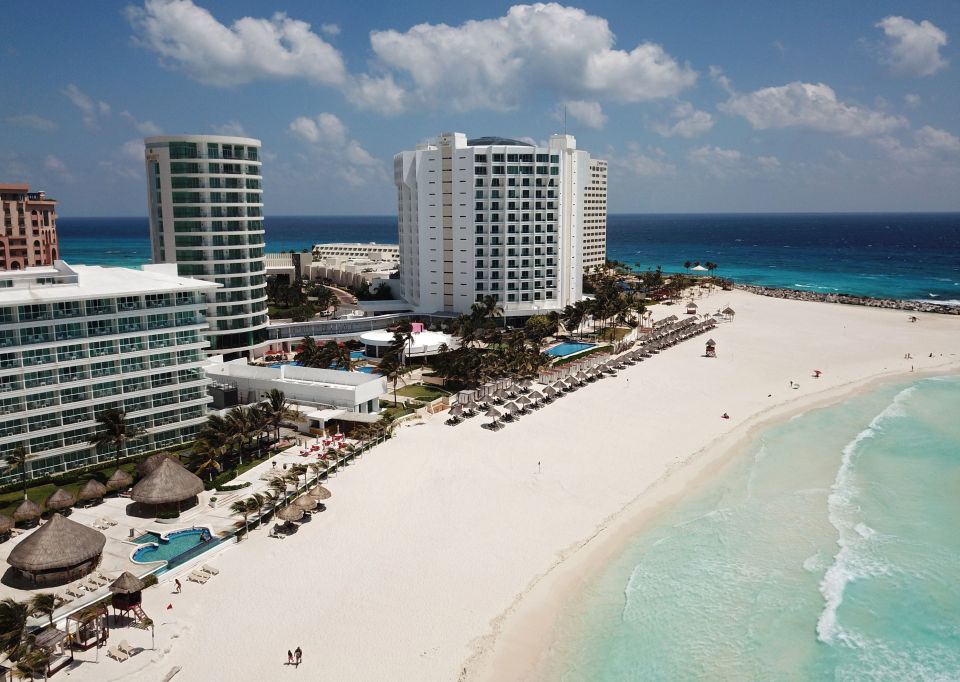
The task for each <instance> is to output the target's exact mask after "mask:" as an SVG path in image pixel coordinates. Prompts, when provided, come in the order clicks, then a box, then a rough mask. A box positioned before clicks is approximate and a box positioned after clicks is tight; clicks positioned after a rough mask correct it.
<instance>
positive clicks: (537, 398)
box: [530, 391, 543, 403]
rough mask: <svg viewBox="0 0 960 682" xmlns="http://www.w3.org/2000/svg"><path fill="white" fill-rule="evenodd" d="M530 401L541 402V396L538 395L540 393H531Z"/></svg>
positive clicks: (540, 394)
mask: <svg viewBox="0 0 960 682" xmlns="http://www.w3.org/2000/svg"><path fill="white" fill-rule="evenodd" d="M530 400H532V401H533V402H535V403H536V402H540V401H541V400H543V394H542V393H540V391H531V392H530Z"/></svg>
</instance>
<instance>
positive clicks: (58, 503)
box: [43, 488, 77, 511]
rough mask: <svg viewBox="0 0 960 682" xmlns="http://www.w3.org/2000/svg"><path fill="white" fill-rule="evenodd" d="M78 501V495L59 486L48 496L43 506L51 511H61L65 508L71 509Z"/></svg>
mask: <svg viewBox="0 0 960 682" xmlns="http://www.w3.org/2000/svg"><path fill="white" fill-rule="evenodd" d="M76 502H77V498H76V497H74V496H73V495H71V494H70V493H68V492H67V491H66V490H64V489H63V488H57V489H56V490H55V491H54V493H53V494H52V495H51V496H50V497H48V498H47V501H46V502H44V503H43V506H44V507H46V508H47V509H48V510H50V511H61V510H63V509H69V508H70V507H72V506H73V505H74V504H76Z"/></svg>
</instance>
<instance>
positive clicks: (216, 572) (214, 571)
mask: <svg viewBox="0 0 960 682" xmlns="http://www.w3.org/2000/svg"><path fill="white" fill-rule="evenodd" d="M200 570H201V571H203V572H204V573H209V574H210V575H220V571H219V570H218V569H216V568H214V567H213V566H211V565H209V564H204V565H203V566H201V567H200Z"/></svg>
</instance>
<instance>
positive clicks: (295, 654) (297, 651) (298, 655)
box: [293, 647, 303, 668]
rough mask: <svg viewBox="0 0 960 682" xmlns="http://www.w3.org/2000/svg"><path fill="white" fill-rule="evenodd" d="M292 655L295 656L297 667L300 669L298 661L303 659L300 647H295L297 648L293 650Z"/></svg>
mask: <svg viewBox="0 0 960 682" xmlns="http://www.w3.org/2000/svg"><path fill="white" fill-rule="evenodd" d="M293 654H294V656H296V661H297V667H298V668H299V667H300V659H302V658H303V650H302V649H301V648H300V647H297V648H296V649H295V650H294V652H293Z"/></svg>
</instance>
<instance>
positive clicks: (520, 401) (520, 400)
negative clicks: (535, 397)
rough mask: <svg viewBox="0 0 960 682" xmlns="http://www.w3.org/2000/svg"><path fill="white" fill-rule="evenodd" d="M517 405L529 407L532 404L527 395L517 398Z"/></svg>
mask: <svg viewBox="0 0 960 682" xmlns="http://www.w3.org/2000/svg"><path fill="white" fill-rule="evenodd" d="M517 403H518V404H520V405H529V404H530V398H528V397H527V396H525V395H522V396H520V397H519V398H517Z"/></svg>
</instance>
